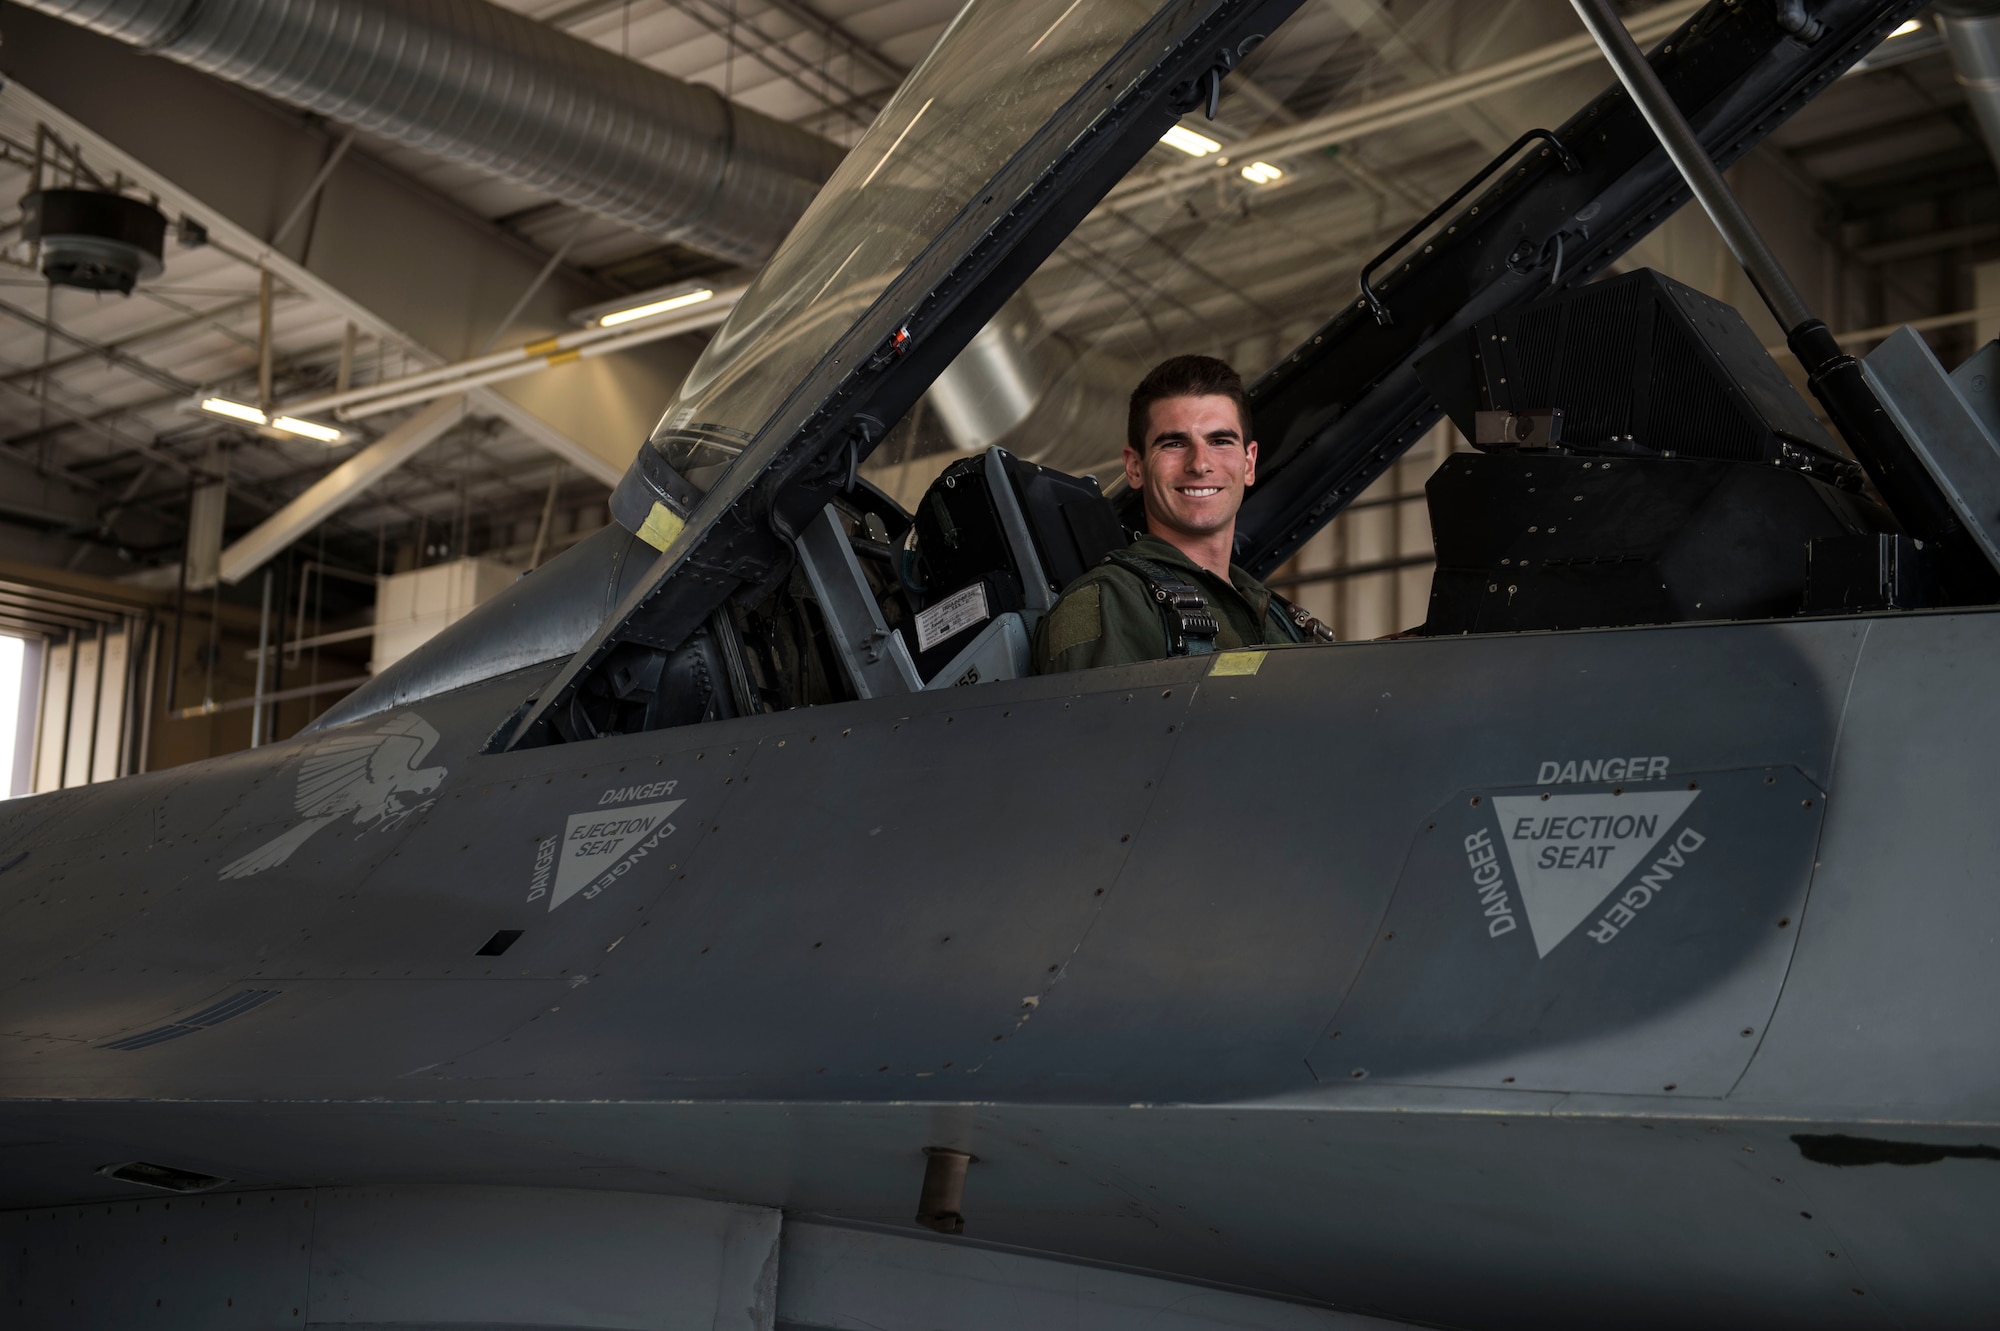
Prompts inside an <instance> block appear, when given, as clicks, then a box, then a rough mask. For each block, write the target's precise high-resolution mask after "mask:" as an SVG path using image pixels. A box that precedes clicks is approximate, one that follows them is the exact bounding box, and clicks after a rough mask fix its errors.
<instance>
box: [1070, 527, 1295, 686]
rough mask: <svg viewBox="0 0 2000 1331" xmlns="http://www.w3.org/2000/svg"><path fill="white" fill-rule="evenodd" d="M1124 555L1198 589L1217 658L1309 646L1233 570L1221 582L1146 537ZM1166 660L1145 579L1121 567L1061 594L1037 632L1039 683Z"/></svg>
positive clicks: (1107, 566)
mask: <svg viewBox="0 0 2000 1331" xmlns="http://www.w3.org/2000/svg"><path fill="white" fill-rule="evenodd" d="M1126 551H1127V553H1130V554H1133V555H1136V556H1138V557H1139V558H1141V559H1144V560H1146V561H1148V562H1149V563H1154V564H1161V565H1164V566H1165V567H1167V568H1168V569H1170V570H1172V571H1173V572H1174V573H1175V574H1177V575H1178V576H1180V577H1181V578H1183V579H1185V580H1186V581H1188V582H1191V583H1193V584H1194V585H1195V586H1196V587H1197V588H1199V589H1200V591H1201V595H1202V599H1203V600H1204V601H1206V602H1207V603H1208V608H1209V612H1210V613H1211V614H1213V615H1214V616H1215V620H1216V624H1217V631H1216V635H1215V650H1216V651H1219V652H1220V651H1228V650H1230V649H1231V648H1237V647H1248V646H1257V645H1261V644H1267V643H1288V642H1303V641H1306V640H1307V633H1306V632H1305V631H1303V630H1301V629H1300V628H1298V627H1297V626H1295V625H1294V624H1293V623H1292V622H1291V621H1290V620H1288V619H1287V618H1286V617H1285V615H1284V611H1283V609H1282V608H1281V605H1280V604H1274V603H1273V599H1272V596H1271V591H1270V589H1269V588H1267V587H1266V586H1264V584H1263V583H1261V582H1259V581H1257V579H1255V578H1253V577H1251V576H1250V575H1249V574H1248V573H1245V572H1244V571H1243V570H1242V569H1240V568H1238V567H1237V566H1236V565H1234V564H1231V565H1230V566H1229V581H1228V582H1224V581H1223V580H1222V579H1221V578H1218V577H1216V576H1215V575H1214V574H1213V573H1210V572H1209V571H1208V570H1207V569H1205V568H1203V567H1201V566H1200V565H1199V564H1197V563H1195V562H1194V561H1193V560H1192V559H1189V558H1188V557H1187V556H1186V555H1184V554H1182V553H1181V552H1180V551H1179V550H1177V549H1175V548H1174V547H1173V546H1172V545H1170V544H1168V543H1167V542H1166V541H1163V540H1161V539H1160V538H1159V537H1157V536H1154V535H1152V534H1151V533H1150V532H1149V533H1147V534H1146V535H1144V536H1141V537H1140V538H1139V539H1138V540H1136V541H1134V542H1132V544H1131V545H1129V546H1127V547H1126ZM1171 655H1173V652H1172V651H1171V650H1170V649H1169V647H1168V645H1167V626H1166V622H1165V621H1164V620H1163V619H1162V618H1161V616H1160V609H1159V606H1158V605H1156V604H1155V603H1154V601H1153V597H1152V594H1151V593H1150V592H1149V591H1148V590H1147V588H1146V582H1145V579H1143V578H1141V577H1140V576H1139V574H1138V573H1137V572H1136V571H1134V570H1133V569H1131V568H1128V567H1126V566H1125V565H1123V564H1118V563H1112V562H1106V563H1103V564H1099V565H1098V566H1097V567H1096V568H1093V569H1091V570H1090V571H1089V572H1087V573H1085V574H1084V575H1083V576H1082V577H1080V578H1078V579H1077V580H1076V581H1075V582H1072V583H1071V584H1070V585H1069V586H1068V587H1066V588H1064V589H1063V594H1062V599H1060V600H1058V601H1057V602H1056V604H1055V608H1054V609H1052V610H1050V611H1049V613H1048V614H1046V615H1044V616H1043V617H1042V622H1041V625H1040V626H1039V627H1038V628H1037V629H1036V630H1035V673H1036V674H1041V675H1049V674H1055V673H1058V672H1060V671H1065V670H1091V669H1094V668H1096V667H1098V666H1110V665H1129V664H1131V663H1132V662H1134V661H1157V660H1162V659H1164V658H1166V657H1168V656H1171Z"/></svg>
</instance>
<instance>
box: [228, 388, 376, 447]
mask: <svg viewBox="0 0 2000 1331" xmlns="http://www.w3.org/2000/svg"><path fill="white" fill-rule="evenodd" d="M201 409H202V410H203V411H207V412H213V413H214V414H215V415H217V416H227V417H229V418H230V419H231V420H237V421H245V422H247V423H249V424H251V425H267V426H269V427H270V428H271V429H273V430H283V431H284V432H285V433H286V434H297V435H303V436H305V437H306V438H307V439H317V440H319V441H320V442H321V443H322V444H337V443H339V442H340V441H341V440H343V439H345V438H346V437H347V432H346V431H345V430H336V429H334V428H333V427H332V426H331V425H320V424H318V423H317V422H315V421H302V420H300V419H299V418H298V417H296V416H280V417H278V418H277V419H276V420H271V419H269V418H268V417H266V416H265V415H264V413H263V412H261V411H259V410H257V408H255V407H253V406H251V405H250V404H249V403H247V402H232V401H230V400H229V399H228V398H226V397H205V398H203V399H202V400H201Z"/></svg>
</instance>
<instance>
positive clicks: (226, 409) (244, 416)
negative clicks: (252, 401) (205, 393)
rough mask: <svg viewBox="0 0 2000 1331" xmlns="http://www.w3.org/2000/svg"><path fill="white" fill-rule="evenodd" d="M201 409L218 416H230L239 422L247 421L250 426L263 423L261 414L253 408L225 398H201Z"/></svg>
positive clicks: (262, 414)
mask: <svg viewBox="0 0 2000 1331" xmlns="http://www.w3.org/2000/svg"><path fill="white" fill-rule="evenodd" d="M201 409H202V410H203V411H212V412H214V413H215V414H216V415H218V416H230V417H233V418H235V419H236V420H239V421H249V422H250V423H251V424H252V425H262V424H263V423H264V413H263V412H261V411H259V410H257V408H255V407H249V406H245V405H244V404H243V403H241V402H231V401H230V400H229V399H228V398H226V397H209V398H203V399H202V402H201Z"/></svg>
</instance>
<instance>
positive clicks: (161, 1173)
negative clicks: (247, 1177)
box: [97, 1160, 229, 1192]
mask: <svg viewBox="0 0 2000 1331" xmlns="http://www.w3.org/2000/svg"><path fill="white" fill-rule="evenodd" d="M97 1172H98V1173H99V1174H100V1175H101V1176H103V1177H104V1178H110V1179H117V1180H118V1181H119V1182H120V1183H141V1184H144V1185H145V1186H146V1187H149V1188H159V1189H161V1190H162V1191H164V1192H207V1191H208V1190H209V1189H210V1188H215V1187H220V1186H221V1185H223V1184H224V1183H227V1182H229V1180H228V1179H226V1178H217V1177H216V1176H215V1175H213V1174H197V1173H195V1172H194V1171H193V1170H191V1169H175V1168H173V1167H171V1166H169V1165H154V1164H148V1163H147V1162H146V1161H144V1160H128V1161H126V1162H125V1163H124V1164H122V1165H105V1166H103V1167H101V1168H100V1169H99V1170H98V1171H97Z"/></svg>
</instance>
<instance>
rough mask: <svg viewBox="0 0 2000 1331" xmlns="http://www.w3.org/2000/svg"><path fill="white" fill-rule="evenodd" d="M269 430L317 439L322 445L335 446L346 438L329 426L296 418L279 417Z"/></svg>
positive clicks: (343, 434)
mask: <svg viewBox="0 0 2000 1331" xmlns="http://www.w3.org/2000/svg"><path fill="white" fill-rule="evenodd" d="M271 428H272V429H274V430H283V431H284V432H285V433H286V434H302V435H304V436H305V437H306V438H308V439H317V440H319V441H320V442H321V443H322V444H337V443H339V442H340V441H341V440H342V439H345V438H346V437H347V436H346V434H345V433H343V432H342V431H340V430H336V429H334V428H333V427H332V426H331V425H318V424H315V423H314V422H312V421H302V420H300V419H299V418H298V417H296V416H280V417H278V419H276V420H274V421H272V422H271Z"/></svg>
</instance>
